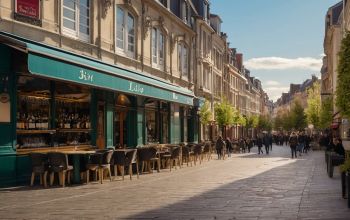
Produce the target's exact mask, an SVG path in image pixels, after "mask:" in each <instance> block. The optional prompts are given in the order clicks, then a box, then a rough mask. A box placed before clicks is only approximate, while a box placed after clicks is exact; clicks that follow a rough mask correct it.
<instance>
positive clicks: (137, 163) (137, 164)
mask: <svg viewBox="0 0 350 220" xmlns="http://www.w3.org/2000/svg"><path fill="white" fill-rule="evenodd" d="M136 172H137V179H138V178H139V162H138V161H137V160H136Z"/></svg>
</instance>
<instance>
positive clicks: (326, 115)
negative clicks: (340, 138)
mask: <svg viewBox="0 0 350 220" xmlns="http://www.w3.org/2000/svg"><path fill="white" fill-rule="evenodd" d="M332 121H333V99H332V98H326V99H325V100H324V101H323V102H322V105H321V112H320V128H321V129H325V128H328V127H329V126H330V124H331V123H332Z"/></svg>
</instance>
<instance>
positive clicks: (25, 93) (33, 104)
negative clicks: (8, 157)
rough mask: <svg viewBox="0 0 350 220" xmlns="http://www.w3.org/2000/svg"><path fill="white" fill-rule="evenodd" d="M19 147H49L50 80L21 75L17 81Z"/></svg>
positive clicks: (50, 131)
mask: <svg viewBox="0 0 350 220" xmlns="http://www.w3.org/2000/svg"><path fill="white" fill-rule="evenodd" d="M17 85H18V86H17V94H18V98H17V114H16V115H17V117H16V119H17V123H16V129H17V147H18V148H32V147H33V148H34V147H48V146H49V145H50V144H51V135H52V134H53V133H54V132H55V131H54V130H50V129H51V126H50V119H51V115H50V99H51V93H50V82H49V81H48V80H44V79H40V78H33V77H30V76H26V75H20V76H19V77H18V81H17Z"/></svg>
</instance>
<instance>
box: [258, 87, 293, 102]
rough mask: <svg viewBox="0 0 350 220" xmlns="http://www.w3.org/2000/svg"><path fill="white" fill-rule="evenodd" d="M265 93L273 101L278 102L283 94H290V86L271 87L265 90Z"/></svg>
mask: <svg viewBox="0 0 350 220" xmlns="http://www.w3.org/2000/svg"><path fill="white" fill-rule="evenodd" d="M264 91H265V92H266V93H267V94H268V95H269V98H270V99H272V100H273V101H277V99H278V98H280V97H281V95H282V93H283V92H288V91H289V87H288V86H279V87H277V86H271V87H267V88H264Z"/></svg>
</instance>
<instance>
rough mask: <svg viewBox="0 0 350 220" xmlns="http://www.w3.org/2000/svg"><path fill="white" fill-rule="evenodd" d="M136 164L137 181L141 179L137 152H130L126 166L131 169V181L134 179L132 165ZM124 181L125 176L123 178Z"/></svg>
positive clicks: (127, 154)
mask: <svg viewBox="0 0 350 220" xmlns="http://www.w3.org/2000/svg"><path fill="white" fill-rule="evenodd" d="M133 164H136V174H137V179H138V178H139V162H138V160H137V150H136V149H135V150H133V151H128V152H127V153H126V159H125V165H126V166H128V169H129V175H130V180H131V179H132V165H133ZM123 180H124V176H123Z"/></svg>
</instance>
